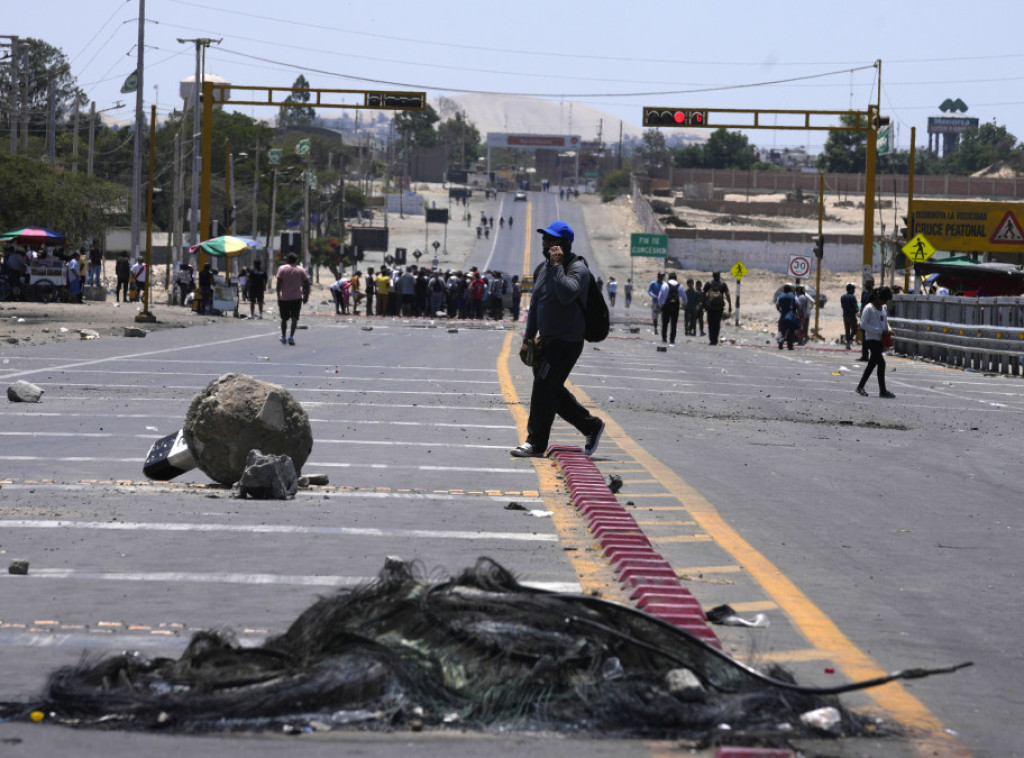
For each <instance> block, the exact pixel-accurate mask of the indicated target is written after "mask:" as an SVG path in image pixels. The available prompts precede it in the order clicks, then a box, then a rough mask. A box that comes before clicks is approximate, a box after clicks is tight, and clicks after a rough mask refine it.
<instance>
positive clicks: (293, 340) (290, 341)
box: [288, 337, 295, 345]
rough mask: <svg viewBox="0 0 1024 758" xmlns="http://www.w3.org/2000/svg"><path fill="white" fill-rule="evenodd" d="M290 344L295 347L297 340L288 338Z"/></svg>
mask: <svg viewBox="0 0 1024 758" xmlns="http://www.w3.org/2000/svg"><path fill="white" fill-rule="evenodd" d="M288 344H289V345H294V344H295V338H294V337H289V338H288Z"/></svg>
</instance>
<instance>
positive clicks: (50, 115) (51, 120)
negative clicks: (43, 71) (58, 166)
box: [46, 79, 57, 166]
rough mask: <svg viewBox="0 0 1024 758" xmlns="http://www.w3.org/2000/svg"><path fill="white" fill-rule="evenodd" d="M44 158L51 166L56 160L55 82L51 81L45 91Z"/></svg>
mask: <svg viewBox="0 0 1024 758" xmlns="http://www.w3.org/2000/svg"><path fill="white" fill-rule="evenodd" d="M46 156H47V157H48V158H49V159H50V165H51V166H52V165H53V164H54V162H55V160H56V158H57V82H56V81H55V80H53V79H50V84H49V87H47V90H46Z"/></svg>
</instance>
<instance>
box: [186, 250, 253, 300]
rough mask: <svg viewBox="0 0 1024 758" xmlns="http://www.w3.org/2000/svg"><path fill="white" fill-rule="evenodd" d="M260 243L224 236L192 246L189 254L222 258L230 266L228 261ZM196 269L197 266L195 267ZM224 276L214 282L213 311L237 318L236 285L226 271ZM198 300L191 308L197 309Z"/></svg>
mask: <svg viewBox="0 0 1024 758" xmlns="http://www.w3.org/2000/svg"><path fill="white" fill-rule="evenodd" d="M259 244H260V243H259V242H257V241H256V240H251V239H246V238H244V237H232V236H230V235H224V236H222V237H214V238H213V239H209V240H206V241H205V242H200V243H199V244H198V245H193V246H192V247H190V248H189V252H190V253H192V254H193V255H198V254H199V252H200V251H202V252H203V253H205V254H206V255H208V256H210V257H211V258H222V259H224V261H225V264H226V265H230V260H231V259H232V258H236V257H238V256H239V255H241V254H242V253H244V252H246V251H247V250H249V249H250V248H253V247H256V246H258V245H259ZM196 268H197V269H198V268H199V266H196ZM221 273H224V274H225V276H226V280H225V281H223V282H221V281H216V282H215V283H214V286H213V310H214V312H215V313H226V312H228V311H231V312H233V313H234V315H235V316H236V317H237V316H238V295H239V293H238V283H237V282H232V281H231V279H230V274H229V272H228V271H224V272H221ZM198 300H199V298H196V301H195V302H194V303H193V308H196V307H198Z"/></svg>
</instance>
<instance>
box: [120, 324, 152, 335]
mask: <svg viewBox="0 0 1024 758" xmlns="http://www.w3.org/2000/svg"><path fill="white" fill-rule="evenodd" d="M147 334H148V332H147V331H146V330H145V329H139V328H138V327H135V326H125V327H123V328H122V331H121V336H122V337H145V336H146V335H147Z"/></svg>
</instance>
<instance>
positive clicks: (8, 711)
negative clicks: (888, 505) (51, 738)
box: [0, 558, 969, 744]
mask: <svg viewBox="0 0 1024 758" xmlns="http://www.w3.org/2000/svg"><path fill="white" fill-rule="evenodd" d="M433 576H434V577H435V578H434V579H429V578H427V577H426V572H425V571H424V570H423V569H422V568H421V567H419V566H418V565H415V564H413V565H410V564H407V563H404V562H402V561H401V560H400V559H395V558H389V559H388V560H387V562H386V563H385V566H384V568H383V569H382V571H381V572H380V574H379V575H378V577H377V578H376V579H375V580H374V581H372V582H370V583H367V584H365V585H363V586H360V587H356V588H345V589H342V590H339V591H337V592H335V593H334V594H331V595H329V596H326V597H323V598H321V599H320V600H318V601H317V602H316V603H314V604H313V605H312V606H310V607H309V608H308V609H306V610H305V611H304V612H303V613H302V614H301V615H300V616H299V617H298V618H297V619H296V620H295V621H294V622H293V623H292V625H291V627H290V628H289V629H288V630H287V631H286V632H285V633H284V634H282V635H280V636H276V637H270V638H268V639H267V640H266V641H265V642H264V644H263V645H261V646H259V647H242V646H240V645H239V644H238V643H237V641H236V640H235V639H234V637H233V636H232V635H231V634H230V633H229V632H210V631H204V632H197V633H196V634H195V635H194V636H193V637H192V639H191V641H190V643H189V645H188V648H187V649H186V650H185V652H184V653H183V654H182V656H181V657H180V658H178V659H177V660H174V659H171V658H148V657H146V656H145V655H143V654H142V653H140V652H125V653H123V654H119V655H113V656H108V657H105V658H100V659H96V658H92V659H88V658H83V660H82V661H81V662H80V663H79V664H78V665H76V666H70V667H64V668H61V669H58V670H56V671H54V672H53V673H52V674H51V675H50V677H49V680H48V682H47V685H46V687H45V689H44V691H43V693H42V694H41V695H40V696H39V697H38V698H36V699H34V700H31V701H28V702H24V703H0V721H3V720H9V721H39V720H40V719H45V720H46V721H47V722H53V723H59V724H65V725H69V726H80V727H91V728H102V729H119V730H165V731H172V732H184V733H205V732H227V731H268V730H275V731H285V732H286V733H301V732H302V731H311V730H316V731H323V730H324V729H325V728H327V729H343V728H349V729H352V728H357V729H375V730H395V729H416V730H419V729H420V728H424V727H426V728H431V729H444V728H448V727H452V728H456V729H460V730H461V729H467V728H468V729H479V730H498V729H500V730H553V731H558V732H563V733H584V734H591V735H618V736H625V735H631V736H644V737H651V736H660V737H686V738H690V739H696V740H699V741H703V742H705V743H706V744H718V743H720V742H721V740H722V739H724V737H723V732H722V727H721V725H723V724H728V725H729V727H730V728H729V730H728V734H729V739H736V738H741V737H742V736H743V735H752V734H756V735H757V738H758V740H759V741H760V744H788V741H789V740H790V739H793V738H795V737H799V736H801V735H805V734H811V733H814V734H815V736H821V734H820V732H814V730H813V728H811V727H809V726H807V725H805V724H802V723H801V718H800V716H801V714H803V713H806V712H808V711H812V710H815V709H819V708H824V707H829V706H832V707H836V708H837V709H838V710H839V712H840V714H841V719H840V720H839V721H838V723H837V725H836V726H835V727H834V728H833V729H831V730H830V731H829V734H831V735H833V736H853V735H857V734H860V733H862V732H864V731H865V730H869V731H871V732H872V734H873V735H874V736H878V734H879V732H878V730H877V724H875V723H874V722H870V723H869V722H866V721H865V720H864V718H863V717H861V716H858V715H856V714H853V713H851V712H850V711H846V710H844V709H842V708H841V706H840V705H839V702H838V699H837V698H836V697H835V695H836V693H838V692H842V691H848V690H853V689H861V688H863V687H865V686H874V685H876V684H881V683H884V682H885V681H890V680H892V679H893V678H907V677H913V676H927V675H929V674H931V673H938V671H937V670H933V671H925V670H914V671H911V672H905V673H897V674H894V675H891V676H889V677H884V678H883V679H879V680H872V681H871V682H866V683H863V682H862V683H853V684H847V685H843V686H841V687H835V688H826V689H819V688H813V687H801V686H800V685H797V684H795V683H794V681H793V679H792V677H790V676H789V675H788V674H787V673H786V672H785V671H783V670H782V669H780V668H777V667H775V668H772V669H771V670H770V671H768V672H763V671H759V670H755V669H754V668H752V667H750V666H747V665H745V664H743V663H741V662H739V661H736V660H735V659H733V658H731V657H729V656H728V655H727V654H725V653H723V652H721V651H720V650H718V649H717V648H715V647H712V646H709V645H707V644H706V643H704V642H703V641H701V640H700V639H698V638H696V637H694V636H692V635H691V634H689V633H687V632H685V631H683V630H681V629H679V628H677V627H674V626H672V625H671V624H669V623H666V622H664V621H662V620H660V619H658V618H655V617H653V616H650V615H647V614H645V613H643V612H642V611H638V610H635V609H633V608H629V607H626V606H622V605H618V604H615V603H611V602H608V601H605V600H601V599H599V598H595V597H592V596H587V595H579V594H563V593H555V592H549V591H545V590H539V589H534V588H530V587H527V586H524V585H522V584H520V583H519V582H518V581H517V580H516V579H515V577H514V576H513V575H512V574H511V573H510V572H509V571H508V570H506V569H505V568H503V567H502V566H500V565H499V564H497V563H495V562H494V561H492V560H490V559H488V558H480V559H478V560H477V562H476V565H475V566H473V567H472V568H469V569H466V570H464V571H463V572H462V573H461V574H459V575H457V576H454V577H450V578H440V579H438V578H436V577H437V576H438V575H437V573H434V574H433ZM963 665H969V664H963ZM956 668H958V667H950V669H943V670H941V671H943V672H945V671H951V670H955V669H956Z"/></svg>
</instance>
